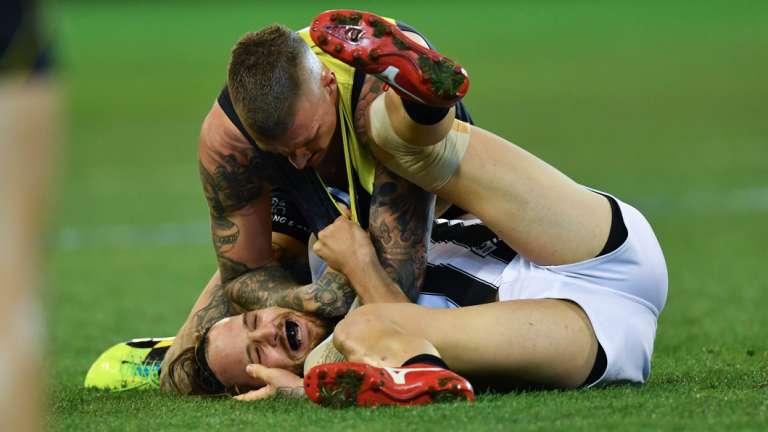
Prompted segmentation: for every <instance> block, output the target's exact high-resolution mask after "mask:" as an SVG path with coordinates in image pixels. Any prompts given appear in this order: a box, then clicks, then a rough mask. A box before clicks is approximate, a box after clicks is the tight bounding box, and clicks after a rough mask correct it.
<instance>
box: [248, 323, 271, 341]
mask: <svg viewBox="0 0 768 432" xmlns="http://www.w3.org/2000/svg"><path fill="white" fill-rule="evenodd" d="M248 338H249V339H251V341H253V342H258V343H262V344H267V345H271V346H277V344H278V330H277V327H275V325H274V324H273V323H264V324H260V325H259V326H258V328H256V329H254V330H252V331H250V332H248Z"/></svg>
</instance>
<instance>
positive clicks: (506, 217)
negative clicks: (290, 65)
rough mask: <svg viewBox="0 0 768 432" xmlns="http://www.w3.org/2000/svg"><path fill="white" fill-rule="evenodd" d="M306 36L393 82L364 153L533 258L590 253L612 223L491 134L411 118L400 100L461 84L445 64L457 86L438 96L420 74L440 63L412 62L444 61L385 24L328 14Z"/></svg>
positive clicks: (374, 116) (564, 260)
mask: <svg viewBox="0 0 768 432" xmlns="http://www.w3.org/2000/svg"><path fill="white" fill-rule="evenodd" d="M334 17H335V18H334ZM372 23H373V24H372ZM379 27H382V28H383V29H384V30H380V29H379ZM387 31H389V33H387ZM311 34H312V37H313V39H314V40H315V42H316V43H318V45H319V46H320V47H321V48H322V49H323V50H325V51H326V52H328V53H329V54H331V55H332V56H335V57H337V58H339V59H340V60H342V61H345V62H347V63H349V64H351V65H354V66H356V67H361V68H363V69H364V70H365V71H367V72H369V73H376V74H377V76H379V77H380V78H382V79H384V80H385V81H387V82H390V83H391V85H392V86H393V88H395V89H397V94H395V92H393V91H389V92H387V93H385V95H384V97H379V98H378V99H377V100H376V101H374V102H373V103H372V104H371V108H370V112H369V118H370V125H369V126H370V128H369V129H370V134H371V137H372V138H373V140H374V141H375V142H376V143H377V144H378V146H373V148H372V151H373V153H374V155H375V156H376V157H377V159H379V160H380V161H382V162H383V163H384V164H385V165H387V167H388V168H390V169H391V170H392V171H394V172H396V173H397V174H398V175H400V176H402V177H404V178H406V179H408V180H410V181H412V182H413V183H415V184H417V185H419V186H421V187H422V188H424V189H426V190H428V191H434V192H436V193H437V194H438V195H439V196H440V197H442V198H445V199H448V200H449V201H451V202H453V203H454V204H456V205H458V206H460V207H462V208H464V209H466V210H468V211H470V212H472V213H474V214H476V215H477V216H478V217H480V218H481V219H482V220H483V221H484V222H485V223H486V224H487V225H488V226H489V227H490V228H491V229H493V230H494V231H495V232H497V234H499V235H500V236H501V238H502V239H503V240H504V241H505V242H507V243H508V244H509V245H510V247H512V248H513V249H515V250H517V251H518V252H520V253H521V254H523V255H524V256H526V257H528V258H529V259H531V260H532V261H533V262H535V263H537V264H547V265H559V264H568V263H574V262H578V261H582V260H585V259H589V258H593V257H595V256H596V255H597V254H599V252H600V251H601V250H602V248H603V246H604V245H605V242H606V240H607V238H608V233H609V229H610V224H611V210H610V205H609V203H608V201H607V200H606V199H605V198H604V197H602V196H599V195H597V194H595V193H593V192H591V191H588V190H586V189H585V188H583V187H582V186H580V185H578V184H577V183H575V182H574V181H572V180H571V179H569V178H568V177H566V176H565V175H563V174H562V173H560V172H559V171H557V170H556V169H554V168H552V167H551V166H550V165H548V164H546V163H544V162H543V161H541V160H540V159H538V158H536V157H534V156H533V155H531V154H529V153H528V152H526V151H524V150H523V149H521V148H519V147H517V146H515V145H514V144H512V143H510V142H509V141H506V140H505V139H503V138H501V137H498V136H496V135H494V134H492V133H489V132H487V131H484V130H482V129H480V128H477V127H473V126H469V125H467V124H466V123H462V122H460V121H455V122H454V121H453V120H452V119H451V121H450V122H449V123H448V126H451V125H452V126H453V127H452V128H451V127H449V128H445V126H446V122H445V121H439V122H437V123H434V124H420V123H419V122H416V121H414V119H413V117H412V116H411V115H410V114H409V113H408V112H407V110H406V107H405V104H404V101H407V100H410V102H406V103H412V101H413V100H414V97H413V95H414V94H416V99H419V98H420V99H419V100H420V101H421V102H422V103H424V104H427V105H429V104H431V105H433V106H445V105H446V103H447V102H446V101H453V102H455V101H456V100H458V97H460V96H461V95H463V94H464V92H466V87H464V86H465V85H466V86H468V84H463V83H464V80H466V77H465V75H464V74H463V69H462V70H461V73H459V72H455V71H454V73H456V74H458V75H456V77H455V78H456V82H457V83H459V82H461V83H462V84H461V86H462V87H461V88H462V89H463V90H461V91H459V90H456V89H453V88H452V89H451V91H450V92H448V93H446V94H444V96H448V97H447V98H442V99H441V96H440V94H439V93H440V92H439V91H438V90H436V88H435V86H434V85H435V79H434V78H435V77H432V78H429V77H428V76H429V74H431V73H434V71H435V70H441V69H440V68H439V67H437V68H436V67H434V63H430V61H427V60H423V61H420V59H425V58H429V59H433V58H434V59H436V58H441V59H443V60H442V61H448V60H446V59H444V58H443V57H442V56H441V55H440V54H438V53H436V52H434V51H432V50H425V49H424V48H423V47H421V46H417V45H415V44H414V43H410V42H408V41H403V40H401V39H403V37H402V35H401V34H399V33H398V30H397V29H396V27H394V25H393V24H388V23H387V22H386V21H384V20H382V19H381V18H379V17H375V16H374V15H371V14H368V13H360V12H355V11H333V12H328V13H326V14H323V15H321V16H319V17H318V18H317V19H316V21H315V22H314V23H313V25H312V31H311ZM377 35H378V36H377ZM393 41H397V42H393ZM371 53H378V54H377V55H374V56H371ZM384 54H386V55H384ZM448 62H450V61H448ZM450 63H451V64H454V63H452V62H450ZM454 65H455V64H454ZM390 66H391V67H394V68H395V69H397V70H398V71H399V73H398V74H397V77H396V78H397V79H394V78H393V77H391V76H387V75H386V74H385V73H383V72H382V70H388V68H389V67H390ZM448 69H450V68H448ZM458 69H460V68H458ZM450 76H451V74H450V73H449V74H448V75H447V77H448V78H446V79H448V81H450V79H449V78H450ZM424 77H427V78H426V79H425V78H424ZM417 78H418V79H417ZM437 78H440V77H437ZM438 81H441V79H438ZM443 81H444V80H443ZM405 87H407V88H405ZM454 90H456V91H454ZM435 137H437V138H435ZM441 137H444V138H442V139H441ZM438 140H439V142H438ZM433 142H437V144H434V145H429V144H430V143H433ZM377 147H378V148H377Z"/></svg>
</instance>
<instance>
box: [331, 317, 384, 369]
mask: <svg viewBox="0 0 768 432" xmlns="http://www.w3.org/2000/svg"><path fill="white" fill-rule="evenodd" d="M387 327H388V325H387V323H386V322H385V320H384V319H383V311H382V308H381V307H380V305H376V304H372V305H363V306H361V307H359V308H357V309H355V310H353V311H351V312H350V313H348V314H347V316H346V317H345V318H344V319H343V320H341V321H340V322H339V323H338V324H337V325H336V328H335V329H334V331H333V345H334V346H335V347H336V349H337V350H339V352H340V353H342V354H344V356H345V357H346V358H347V359H348V360H351V361H360V360H361V358H360V357H361V356H363V355H364V354H365V353H366V352H368V351H369V350H370V348H371V346H372V345H373V343H375V342H376V341H377V340H378V339H379V336H380V335H381V333H384V332H387Z"/></svg>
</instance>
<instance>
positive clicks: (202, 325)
mask: <svg viewBox="0 0 768 432" xmlns="http://www.w3.org/2000/svg"><path fill="white" fill-rule="evenodd" d="M237 313H238V312H237V310H236V309H235V306H234V305H233V304H232V302H231V301H230V300H229V298H228V297H227V295H226V294H225V293H224V290H223V289H222V286H221V284H216V285H214V287H213V290H212V291H211V300H210V301H209V302H208V304H207V305H205V306H203V307H202V308H201V309H200V310H199V311H197V312H195V315H194V320H193V322H194V326H193V328H194V331H195V332H197V333H202V332H203V331H204V330H205V329H207V328H208V327H210V326H212V325H213V324H215V323H216V322H217V321H219V320H220V319H222V318H226V317H228V316H232V315H235V314H237Z"/></svg>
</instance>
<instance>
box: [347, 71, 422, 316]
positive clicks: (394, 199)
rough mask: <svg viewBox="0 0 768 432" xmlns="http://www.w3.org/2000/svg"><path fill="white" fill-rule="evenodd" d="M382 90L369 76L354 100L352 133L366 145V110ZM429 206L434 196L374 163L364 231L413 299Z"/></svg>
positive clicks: (384, 264) (419, 279)
mask: <svg viewBox="0 0 768 432" xmlns="http://www.w3.org/2000/svg"><path fill="white" fill-rule="evenodd" d="M383 92H384V88H383V85H382V83H381V81H379V80H378V79H376V78H374V77H369V78H368V81H366V83H365V84H364V85H363V90H362V92H361V95H360V99H359V100H358V104H357V109H356V112H355V132H356V134H357V139H358V141H359V142H360V143H361V144H362V145H363V146H367V147H368V148H370V146H371V144H372V143H373V139H372V138H371V135H370V133H369V131H368V112H369V110H370V106H371V104H372V103H373V101H374V100H375V99H376V98H377V97H379V96H380V95H381V94H382V93H383ZM433 208H434V195H432V194H429V193H427V192H425V191H424V190H423V189H421V188H419V187H418V186H416V185H414V184H412V183H410V182H409V181H407V180H405V179H402V178H400V177H398V176H397V175H395V174H393V173H392V172H390V171H389V170H387V169H386V168H384V167H383V166H381V165H377V166H376V175H375V180H374V185H373V196H372V198H371V208H370V215H369V216H370V217H369V225H368V230H369V232H370V234H371V240H372V241H373V246H374V248H375V249H376V253H377V255H378V257H379V261H381V265H382V267H384V270H386V272H387V274H389V276H390V277H391V278H392V280H394V281H395V282H396V283H397V284H398V285H399V286H400V289H402V290H403V293H405V295H406V296H407V297H408V298H409V299H411V301H414V302H415V301H416V300H417V298H418V296H419V292H420V291H421V285H422V284H423V282H424V272H425V271H426V266H427V243H428V241H429V231H430V229H431V228H432V211H433Z"/></svg>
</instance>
